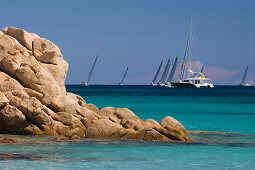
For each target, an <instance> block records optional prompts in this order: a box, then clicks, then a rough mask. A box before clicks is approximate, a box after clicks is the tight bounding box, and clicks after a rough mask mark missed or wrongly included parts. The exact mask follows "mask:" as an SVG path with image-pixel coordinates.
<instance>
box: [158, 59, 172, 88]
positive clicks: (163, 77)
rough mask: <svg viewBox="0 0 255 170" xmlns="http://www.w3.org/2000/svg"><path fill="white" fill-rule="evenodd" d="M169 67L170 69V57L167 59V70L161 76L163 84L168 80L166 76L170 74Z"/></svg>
mask: <svg viewBox="0 0 255 170" xmlns="http://www.w3.org/2000/svg"><path fill="white" fill-rule="evenodd" d="M169 69H170V58H169V59H168V61H167V64H166V67H165V70H164V72H163V74H162V77H161V79H160V83H163V84H164V83H165V82H166V77H167V75H168V72H169Z"/></svg>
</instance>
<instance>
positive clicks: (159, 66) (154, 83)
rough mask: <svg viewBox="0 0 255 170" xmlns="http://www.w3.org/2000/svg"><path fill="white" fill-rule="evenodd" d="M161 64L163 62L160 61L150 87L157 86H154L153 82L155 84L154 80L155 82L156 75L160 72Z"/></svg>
mask: <svg viewBox="0 0 255 170" xmlns="http://www.w3.org/2000/svg"><path fill="white" fill-rule="evenodd" d="M162 64H163V60H162V61H161V63H160V65H159V67H158V70H157V72H156V74H155V76H154V78H153V80H152V82H151V83H150V85H151V86H156V85H157V84H155V82H156V80H157V78H158V74H159V72H160V70H161V67H162Z"/></svg>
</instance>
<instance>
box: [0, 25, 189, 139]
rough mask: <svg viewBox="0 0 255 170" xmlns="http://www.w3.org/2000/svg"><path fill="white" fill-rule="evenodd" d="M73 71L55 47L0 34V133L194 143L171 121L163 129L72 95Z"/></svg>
mask: <svg viewBox="0 0 255 170" xmlns="http://www.w3.org/2000/svg"><path fill="white" fill-rule="evenodd" d="M67 70H68V63H67V62H66V61H65V60H64V59H63V55H62V53H61V51H60V49H59V48H58V47H57V46H56V45H55V44H54V43H52V42H51V41H49V40H47V39H44V38H41V37H39V36H38V35H36V34H34V33H29V32H27V31H25V30H22V29H19V28H14V27H7V28H4V29H3V30H2V31H0V133H9V134H25V135H61V136H62V137H63V138H69V139H80V138H96V139H128V140H160V141H182V142H186V141H188V142H193V140H191V139H189V138H187V136H186V135H187V134H189V133H188V131H187V130H186V129H185V128H184V127H183V126H182V125H181V124H180V123H179V122H178V121H177V120H175V119H173V118H171V117H166V118H164V119H163V120H162V121H161V125H160V124H159V123H157V122H156V121H155V120H152V119H148V120H146V121H144V120H142V119H140V118H139V117H138V116H136V115H135V114H134V113H133V112H132V111H131V110H129V109H126V108H113V107H106V108H102V109H98V108H97V107H96V106H95V105H93V104H87V103H86V102H85V100H84V99H83V98H82V97H81V96H78V95H76V94H73V93H68V92H66V89H65V84H64V82H65V78H66V74H67Z"/></svg>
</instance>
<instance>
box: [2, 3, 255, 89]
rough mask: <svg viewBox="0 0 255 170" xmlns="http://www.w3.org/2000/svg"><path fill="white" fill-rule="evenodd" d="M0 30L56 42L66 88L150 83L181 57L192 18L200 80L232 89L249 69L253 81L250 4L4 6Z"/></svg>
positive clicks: (254, 30) (254, 22)
mask: <svg viewBox="0 0 255 170" xmlns="http://www.w3.org/2000/svg"><path fill="white" fill-rule="evenodd" d="M0 14H1V15H0V18H1V22H0V26H1V28H4V27H6V26H14V27H19V28H23V29H25V30H27V31H28V32H34V33H36V34H38V35H39V36H41V37H44V38H47V39H49V40H51V41H52V42H54V43H55V44H56V45H58V46H59V48H60V49H61V51H62V53H63V55H64V58H65V60H67V61H68V62H69V64H70V66H69V71H68V74H67V80H66V84H80V82H81V81H83V80H86V79H87V76H88V74H89V71H90V68H91V67H92V63H93V61H94V59H95V57H96V55H97V54H98V55H99V58H98V63H97V65H96V67H95V72H94V74H93V77H92V83H95V84H117V83H118V82H119V81H120V80H121V77H122V75H123V74H124V71H125V69H126V67H127V66H129V72H128V75H127V78H126V84H148V83H149V82H150V81H151V79H152V77H153V74H154V73H155V71H156V69H157V67H158V65H159V63H160V61H161V60H162V59H163V60H164V65H165V64H166V60H167V59H168V58H169V57H170V58H171V60H172V62H173V61H174V57H175V56H176V55H178V56H179V57H180V58H182V56H183V53H184V48H185V43H186V38H187V34H188V31H189V19H190V17H191V16H192V18H193V24H194V32H195V37H194V38H195V40H196V42H197V43H196V45H197V46H198V50H199V56H200V58H201V62H202V63H203V64H204V65H205V73H206V74H207V75H208V77H209V78H211V79H212V80H211V81H212V82H214V83H216V84H234V83H237V82H238V81H239V80H240V79H241V77H242V74H243V72H244V69H245V67H246V65H249V71H248V80H253V81H255V19H254V18H255V1H254V0H245V1H243V0H213V1H212V0H185V1H184V0H168V1H167V0H125V1H124V0H90V1H86V0H84V1H78V0H76V1H65V0H61V1H60V0H59V1H57V0H55V1H50V0H48V1H47V0H44V1H39V0H26V1H12V0H10V1H2V2H1V6H0Z"/></svg>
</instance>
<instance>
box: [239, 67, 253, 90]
mask: <svg viewBox="0 0 255 170" xmlns="http://www.w3.org/2000/svg"><path fill="white" fill-rule="evenodd" d="M247 72H248V66H247V67H246V69H245V71H244V74H243V78H242V81H241V83H240V84H239V86H254V85H253V83H252V82H251V83H245V80H246V76H247Z"/></svg>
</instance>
